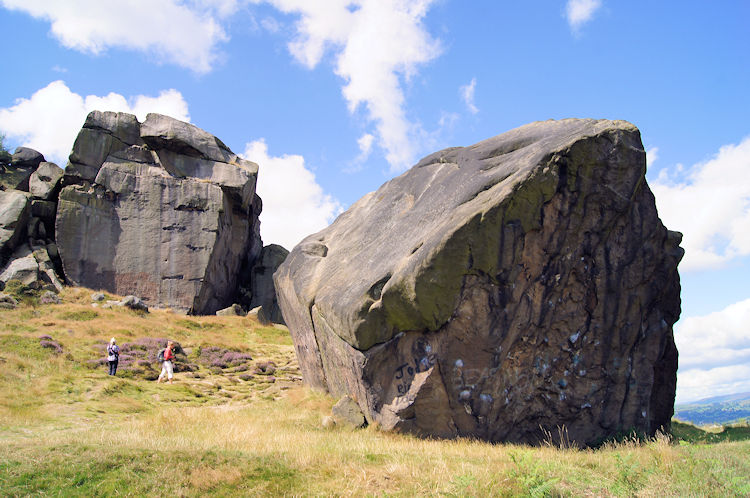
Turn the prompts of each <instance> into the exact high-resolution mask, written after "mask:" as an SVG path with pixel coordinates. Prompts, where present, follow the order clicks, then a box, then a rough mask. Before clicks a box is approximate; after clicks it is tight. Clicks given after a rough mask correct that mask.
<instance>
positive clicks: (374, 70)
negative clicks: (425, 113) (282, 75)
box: [257, 0, 441, 172]
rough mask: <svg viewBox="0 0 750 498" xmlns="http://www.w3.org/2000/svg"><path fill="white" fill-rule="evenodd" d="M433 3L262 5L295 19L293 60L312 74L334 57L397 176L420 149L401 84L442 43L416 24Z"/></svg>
mask: <svg viewBox="0 0 750 498" xmlns="http://www.w3.org/2000/svg"><path fill="white" fill-rule="evenodd" d="M257 1H258V2H259V1H260V0H257ZM434 1H435V0H413V1H407V0H329V1H327V2H309V1H307V0H267V3H270V4H272V5H273V6H274V7H276V8H277V9H278V10H280V11H282V12H284V13H287V14H298V15H299V16H300V17H299V20H298V21H297V23H296V25H295V26H296V31H297V36H296V38H295V39H294V40H293V41H292V42H290V44H289V51H290V52H291V54H292V56H293V57H294V58H295V59H296V60H297V61H298V62H300V63H301V64H303V65H305V66H306V67H308V68H311V69H312V68H314V67H316V66H317V65H318V64H319V63H320V61H321V60H322V59H323V57H324V55H325V54H326V53H329V52H330V53H332V54H333V56H334V72H335V73H336V74H337V75H338V76H340V77H341V78H342V79H344V81H345V84H344V86H343V88H342V94H343V96H344V98H345V99H346V101H347V103H348V106H349V110H350V112H355V111H356V110H357V109H359V108H360V107H363V108H364V109H365V111H366V112H367V116H368V118H369V119H370V120H371V121H373V122H374V124H375V129H376V132H377V139H378V144H379V145H380V146H381V147H382V148H383V149H384V150H385V151H386V159H387V161H388V163H389V164H390V165H391V170H392V171H395V172H398V171H403V170H404V169H406V168H407V167H409V166H410V165H411V164H412V162H413V161H414V158H415V155H416V154H417V152H418V151H417V150H416V149H417V148H416V146H415V143H417V141H416V140H414V138H415V137H417V136H419V135H420V134H421V133H422V132H421V130H420V128H419V126H418V125H416V124H414V123H412V122H410V121H409V119H408V118H407V116H406V111H405V96H404V89H403V83H404V81H408V80H409V79H410V78H411V77H412V76H413V75H414V74H416V72H417V69H418V68H419V66H420V65H423V64H425V63H427V62H429V61H431V60H432V59H434V58H435V57H437V56H438V55H439V54H440V51H441V48H440V43H439V42H438V41H437V40H435V39H433V38H432V37H431V36H430V34H429V33H428V32H427V31H426V29H425V27H424V25H423V24H422V19H423V18H424V16H425V15H426V13H427V10H428V9H429V7H430V5H431V4H432V3H433V2H434Z"/></svg>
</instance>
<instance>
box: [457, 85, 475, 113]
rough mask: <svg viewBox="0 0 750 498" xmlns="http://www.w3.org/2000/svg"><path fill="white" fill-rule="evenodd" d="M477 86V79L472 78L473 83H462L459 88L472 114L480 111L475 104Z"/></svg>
mask: <svg viewBox="0 0 750 498" xmlns="http://www.w3.org/2000/svg"><path fill="white" fill-rule="evenodd" d="M476 87H477V79H476V78H472V79H471V83H469V84H467V85H462V86H461V87H460V88H459V93H460V94H461V99H462V100H463V101H464V104H466V108H467V109H469V112H470V113H472V114H476V113H478V112H479V109H477V106H476V105H474V90H475V89H476Z"/></svg>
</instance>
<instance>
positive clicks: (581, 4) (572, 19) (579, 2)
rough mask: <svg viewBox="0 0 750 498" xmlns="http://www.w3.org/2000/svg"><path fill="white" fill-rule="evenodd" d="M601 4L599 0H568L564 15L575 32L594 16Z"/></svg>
mask: <svg viewBox="0 0 750 498" xmlns="http://www.w3.org/2000/svg"><path fill="white" fill-rule="evenodd" d="M601 6H602V2H601V0H568V3H567V4H566V5H565V16H566V17H567V18H568V24H569V25H570V28H571V29H572V30H573V31H574V32H577V31H578V30H579V29H581V26H583V25H584V24H586V23H587V22H589V21H590V20H591V19H593V18H594V14H595V13H596V11H597V10H599V7H601Z"/></svg>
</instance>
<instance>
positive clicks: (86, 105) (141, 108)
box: [0, 80, 190, 166]
mask: <svg viewBox="0 0 750 498" xmlns="http://www.w3.org/2000/svg"><path fill="white" fill-rule="evenodd" d="M93 110H99V111H119V112H129V113H131V114H135V115H136V116H138V119H140V120H143V119H145V117H146V114H147V113H149V112H158V113H160V114H167V115H169V116H172V117H174V118H177V119H180V120H183V121H189V120H190V116H189V115H188V106H187V103H186V102H185V100H184V99H183V98H182V94H181V93H180V92H178V91H177V90H164V91H162V92H160V93H159V95H158V96H156V97H150V96H146V95H137V96H134V97H129V98H126V97H124V96H122V95H120V94H117V93H109V94H108V95H105V96H97V95H87V96H86V97H83V96H81V95H78V94H77V93H74V92H72V91H71V90H70V89H69V88H68V86H67V85H66V84H65V82H63V81H61V80H58V81H53V82H52V83H50V84H49V85H47V86H46V87H44V88H42V89H40V90H37V91H36V92H34V94H33V95H32V96H31V97H29V98H20V99H17V100H16V103H15V105H14V106H12V107H8V108H4V109H0V131H2V132H3V133H5V134H6V135H7V137H8V138H9V139H11V140H13V141H16V142H18V143H21V144H22V145H24V146H27V147H31V148H33V149H36V150H38V151H40V152H41V153H42V154H44V156H45V157H46V158H47V159H49V160H52V161H54V162H56V163H58V164H60V165H61V166H64V165H65V163H66V162H67V157H68V154H70V149H71V148H72V147H73V142H74V141H75V138H76V136H77V135H78V131H79V130H80V129H81V126H83V122H84V121H85V120H86V115H87V114H88V113H89V112H91V111H93Z"/></svg>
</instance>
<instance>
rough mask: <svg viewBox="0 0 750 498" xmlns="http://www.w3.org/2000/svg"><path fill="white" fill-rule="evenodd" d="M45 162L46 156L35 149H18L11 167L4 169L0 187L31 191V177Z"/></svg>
mask: <svg viewBox="0 0 750 498" xmlns="http://www.w3.org/2000/svg"><path fill="white" fill-rule="evenodd" d="M42 161H44V156H42V155H41V154H40V153H39V152H37V151H35V150H34V149H29V148H27V147H18V148H17V149H16V152H15V153H14V154H13V156H11V161H10V165H9V166H7V167H5V168H3V171H2V175H0V185H3V186H4V187H5V188H9V189H16V190H22V191H24V192H28V191H29V177H30V176H31V174H32V173H33V172H34V170H35V169H36V167H37V166H39V163H40V162H42Z"/></svg>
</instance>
